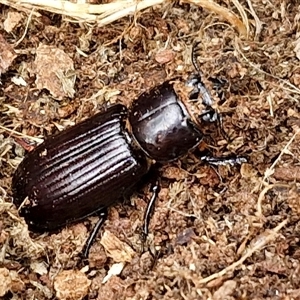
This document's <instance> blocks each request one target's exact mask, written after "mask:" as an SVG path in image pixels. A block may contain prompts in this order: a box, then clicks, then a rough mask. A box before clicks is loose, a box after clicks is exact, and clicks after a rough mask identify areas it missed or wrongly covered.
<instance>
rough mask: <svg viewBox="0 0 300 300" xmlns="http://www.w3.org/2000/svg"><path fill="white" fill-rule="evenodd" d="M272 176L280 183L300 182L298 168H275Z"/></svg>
mask: <svg viewBox="0 0 300 300" xmlns="http://www.w3.org/2000/svg"><path fill="white" fill-rule="evenodd" d="M273 176H274V178H276V179H277V180H282V181H300V166H291V165H289V166H287V167H277V168H276V169H275V171H274V174H273Z"/></svg>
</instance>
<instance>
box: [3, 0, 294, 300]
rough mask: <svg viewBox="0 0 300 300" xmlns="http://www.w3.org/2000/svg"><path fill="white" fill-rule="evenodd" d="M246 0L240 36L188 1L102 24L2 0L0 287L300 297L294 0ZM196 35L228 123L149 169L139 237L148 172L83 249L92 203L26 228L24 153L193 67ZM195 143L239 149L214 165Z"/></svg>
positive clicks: (27, 291)
mask: <svg viewBox="0 0 300 300" xmlns="http://www.w3.org/2000/svg"><path fill="white" fill-rule="evenodd" d="M225 2H226V1H225ZM225 2H220V4H221V5H223V6H225ZM249 3H252V6H253V10H254V11H255V12H256V15H257V16H256V17H257V18H256V21H255V18H254V15H253V13H251V9H249V6H248V4H249ZM240 4H241V5H242V6H243V7H244V8H245V9H246V12H247V14H248V18H249V20H250V34H249V37H248V38H246V37H242V36H240V35H239V33H238V32H237V31H236V29H235V28H233V27H232V26H230V25H229V24H228V23H226V22H225V21H224V20H223V19H221V18H220V17H219V16H218V15H216V14H214V13H211V12H209V11H207V10H205V9H201V8H200V7H197V6H194V5H190V4H179V3H172V4H171V3H169V2H167V3H166V4H164V5H160V6H155V7H153V8H150V9H147V10H144V11H142V12H139V13H138V14H137V15H136V16H135V17H133V16H128V17H125V18H122V19H120V20H118V21H116V22H114V23H112V24H110V25H107V26H104V27H99V26H97V25H96V24H87V23H83V22H72V21H70V18H65V17H62V16H61V15H58V14H52V13H49V12H46V11H40V14H41V16H36V15H35V14H32V15H30V16H29V15H28V14H26V13H25V12H21V11H17V10H15V9H13V8H12V7H9V6H5V5H0V9H1V22H0V44H1V45H0V58H1V59H0V74H1V77H0V80H1V85H0V246H1V247H0V250H1V251H0V282H1V283H3V284H2V287H0V297H2V298H1V299H99V300H100V299H112V300H113V299H118V300H120V299H145V300H146V299H185V300H188V299H189V300H190V299H214V300H219V299H300V289H299V286H300V276H299V272H300V250H299V249H298V247H299V245H300V242H299V238H300V220H299V213H300V202H299V192H300V190H299V184H300V183H299V182H300V163H299V162H300V147H299V144H300V134H299V132H300V129H299V127H300V105H299V101H300V62H299V60H300V22H299V20H300V6H299V3H298V1H279V0H273V1H258V0H252V1H251V2H250V1H246V0H245V1H240ZM227 5H228V7H227V8H228V9H230V10H232V11H234V12H236V13H237V14H238V12H237V11H236V8H235V7H234V5H233V3H232V2H230V1H228V3H227ZM195 44H196V45H197V46H196V47H195V57H196V60H197V64H198V65H199V67H200V70H201V76H202V80H203V82H204V83H205V85H206V87H207V88H208V89H209V90H210V91H211V94H212V97H213V99H214V104H213V106H214V108H215V109H216V110H217V111H218V112H219V113H220V115H221V116H222V124H221V125H220V124H217V125H216V124H211V125H210V126H209V130H208V131H209V132H206V136H205V138H204V140H203V142H202V143H201V144H200V145H199V147H198V149H196V151H195V152H192V153H189V154H188V155H187V156H185V157H183V158H182V159H180V160H178V161H174V162H170V163H168V164H165V165H163V166H162V167H161V168H160V169H159V174H160V184H161V190H160V193H159V195H158V199H157V201H156V207H155V211H154V213H153V216H152V218H151V222H150V228H149V230H150V233H149V236H148V237H147V240H146V243H145V244H144V245H142V242H141V238H140V232H141V231H140V228H141V225H142V221H143V217H144V211H145V208H146V204H147V202H148V200H149V199H150V197H151V191H150V185H149V183H150V182H151V180H152V179H153V176H152V175H151V174H149V176H148V177H149V178H146V179H145V180H143V181H142V182H141V183H140V184H138V186H137V188H136V189H135V192H134V193H133V194H132V195H129V196H128V197H126V199H124V201H119V202H118V203H116V205H114V206H112V207H111V208H110V209H109V216H108V220H107V221H106V222H105V224H104V226H103V227H102V229H101V231H100V233H99V235H98V237H97V239H96V241H95V242H94V244H93V246H92V248H91V251H90V254H89V258H88V259H87V260H83V259H82V258H81V256H80V252H81V250H82V248H83V245H84V242H85V240H86V239H87V237H88V235H89V232H90V231H91V229H92V226H93V224H95V223H96V221H97V217H90V218H87V219H86V220H84V221H82V222H79V223H75V224H72V225H69V226H67V227H65V228H62V229H61V230H59V231H57V232H54V233H43V234H37V233H33V232H30V231H28V228H27V224H26V223H25V221H24V219H23V218H21V217H20V216H19V214H18V210H17V208H16V207H15V206H14V204H13V197H12V191H11V179H12V175H13V173H14V171H15V170H16V168H17V166H18V164H19V163H20V162H21V160H22V159H23V157H24V155H25V153H26V152H27V151H32V150H33V149H34V148H35V147H36V145H37V144H38V143H40V142H41V141H42V140H43V139H44V138H45V137H46V136H49V135H52V134H55V133H57V132H59V131H61V130H63V129H65V128H68V127H70V126H72V125H74V124H76V123H79V122H80V121H81V120H84V119H86V118H89V117H91V116H93V115H94V114H96V113H97V112H99V111H101V110H103V108H104V107H106V106H107V105H112V104H114V103H122V104H125V105H126V106H128V107H130V104H131V103H132V102H133V101H135V100H136V99H137V98H138V96H139V95H140V94H141V93H142V92H144V91H148V90H149V89H150V88H151V87H154V86H157V85H159V84H161V83H163V82H164V81H166V80H168V79H172V78H175V77H176V78H182V80H185V79H186V78H187V77H188V75H190V74H193V73H194V74H195V73H197V71H196V70H195V68H194V66H193V64H192V61H191V51H192V47H193V45H195ZM220 126H222V128H223V129H224V131H225V132H226V134H227V135H228V138H225V136H224V135H222V134H221V130H220ZM201 151H205V153H207V152H209V153H210V154H212V155H214V156H215V157H223V156H228V155H231V156H233V157H235V156H242V157H246V158H247V163H243V164H242V165H235V166H228V165H226V166H217V167H215V166H211V165H209V164H207V163H205V162H203V161H201V159H200V156H199V153H200V152H201ZM70 209H72V207H70ZM110 274H112V275H110ZM114 274H115V275H114Z"/></svg>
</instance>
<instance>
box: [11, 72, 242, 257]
mask: <svg viewBox="0 0 300 300" xmlns="http://www.w3.org/2000/svg"><path fill="white" fill-rule="evenodd" d="M175 90H176V91H175ZM179 94H180V95H179ZM200 94H201V97H202V101H200V102H201V103H204V105H205V108H206V111H203V110H202V111H201V110H200V109H198V108H197V106H198V104H199V103H200V102H199V99H198V98H199V95H200ZM216 119H217V114H216V112H215V111H214V110H213V109H212V107H211V99H210V96H209V93H208V91H207V90H206V88H205V87H204V85H203V83H202V82H201V80H200V77H199V76H194V77H192V78H191V79H189V80H188V81H187V84H182V83H180V82H179V81H178V80H173V81H167V82H165V83H163V84H161V85H160V86H157V87H155V88H153V89H152V90H150V92H146V93H143V94H142V95H140V96H139V98H138V99H137V100H136V101H134V102H133V104H132V107H131V108H130V109H129V110H128V109H127V108H126V107H125V106H123V105H121V104H117V105H113V106H111V107H109V108H107V109H105V110H104V111H102V112H100V113H98V114H96V115H95V116H93V117H91V118H89V119H87V120H85V121H84V122H82V123H79V124H78V125H75V126H74V127H71V128H69V129H67V130H65V131H62V132H60V133H59V134H57V135H54V136H50V137H48V138H47V139H46V140H45V141H44V142H43V143H42V144H40V145H39V146H38V147H37V148H36V149H34V150H33V151H32V152H29V153H27V155H26V156H25V158H24V160H23V161H22V162H21V163H20V165H19V166H18V168H17V170H16V172H15V174H14V176H13V181H12V190H13V201H14V203H15V205H16V206H17V207H19V208H20V215H21V216H23V217H24V218H25V220H26V222H27V223H28V225H29V229H31V230H35V231H53V230H56V229H59V228H61V227H63V226H65V225H67V224H70V223H73V222H76V221H80V220H82V219H84V218H86V217H88V216H90V215H93V214H96V213H97V214H99V216H101V218H100V220H99V222H98V224H97V225H96V227H95V228H94V230H93V232H92V233H91V235H90V238H89V240H88V242H87V244H86V249H85V253H84V255H85V256H87V255H88V251H89V247H90V245H91V243H92V240H93V239H94V237H95V235H96V233H97V231H98V229H99V228H100V226H101V224H102V223H103V221H104V220H105V217H106V214H107V207H109V206H110V205H112V204H113V203H115V202H116V201H117V200H118V199H120V198H121V197H122V196H123V195H124V193H125V192H126V191H128V190H129V189H131V188H132V186H134V185H135V184H136V183H137V182H138V181H139V180H140V179H141V178H142V177H143V176H144V175H145V174H146V173H147V172H148V170H149V167H150V165H151V164H152V163H153V161H155V162H163V163H165V162H169V161H172V160H175V159H177V158H179V157H181V156H183V155H186V154H187V153H188V152H189V151H191V150H192V149H194V148H195V147H197V145H198V144H199V143H200V142H201V140H202V138H203V133H202V131H201V122H200V121H203V120H206V121H207V120H210V121H215V120H216ZM206 160H208V161H210V162H212V163H218V162H221V163H223V162H224V160H223V159H215V160H210V159H209V158H206ZM244 161H245V160H243V159H240V160H234V161H233V160H230V159H227V160H225V162H227V163H228V162H229V163H231V162H238V163H241V162H244ZM157 192H158V190H157V189H155V190H154V196H155V195H157ZM154 199H155V197H153V198H152V199H151V201H150V205H152V204H153V202H154ZM149 212H150V206H149V207H148V208H147V213H146V216H145V220H144V222H145V225H144V231H145V233H147V230H148V229H147V227H148V223H149Z"/></svg>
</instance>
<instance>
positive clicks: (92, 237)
mask: <svg viewBox="0 0 300 300" xmlns="http://www.w3.org/2000/svg"><path fill="white" fill-rule="evenodd" d="M107 214H108V212H107V208H104V209H102V210H100V211H99V212H98V213H97V215H98V216H99V220H98V222H97V223H96V225H95V227H94V228H93V230H92V231H91V233H90V236H89V237H88V239H87V240H86V242H85V245H84V247H83V250H82V257H83V258H88V256H89V252H90V249H91V246H92V244H93V242H94V240H95V238H96V236H97V234H98V232H99V230H100V228H101V227H102V225H103V223H104V222H105V220H106V219H107Z"/></svg>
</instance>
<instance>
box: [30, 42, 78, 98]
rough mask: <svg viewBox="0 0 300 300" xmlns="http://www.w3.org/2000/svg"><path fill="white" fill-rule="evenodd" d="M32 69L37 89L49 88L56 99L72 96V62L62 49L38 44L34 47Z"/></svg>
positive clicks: (73, 80) (74, 77) (73, 77)
mask: <svg viewBox="0 0 300 300" xmlns="http://www.w3.org/2000/svg"><path fill="white" fill-rule="evenodd" d="M33 71H34V73H35V74H36V81H35V83H36V86H37V88H38V89H44V88H45V89H47V90H49V91H50V93H51V94H52V96H53V97H55V98H57V99H62V98H64V97H70V98H73V97H74V93H75V90H74V84H75V79H76V76H75V72H74V64H73V60H72V59H71V58H70V57H69V56H68V55H67V54H66V53H65V52H64V51H63V50H61V49H58V48H56V47H53V46H47V45H43V44H40V45H39V47H38V48H37V49H36V57H35V61H34V70H33Z"/></svg>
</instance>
